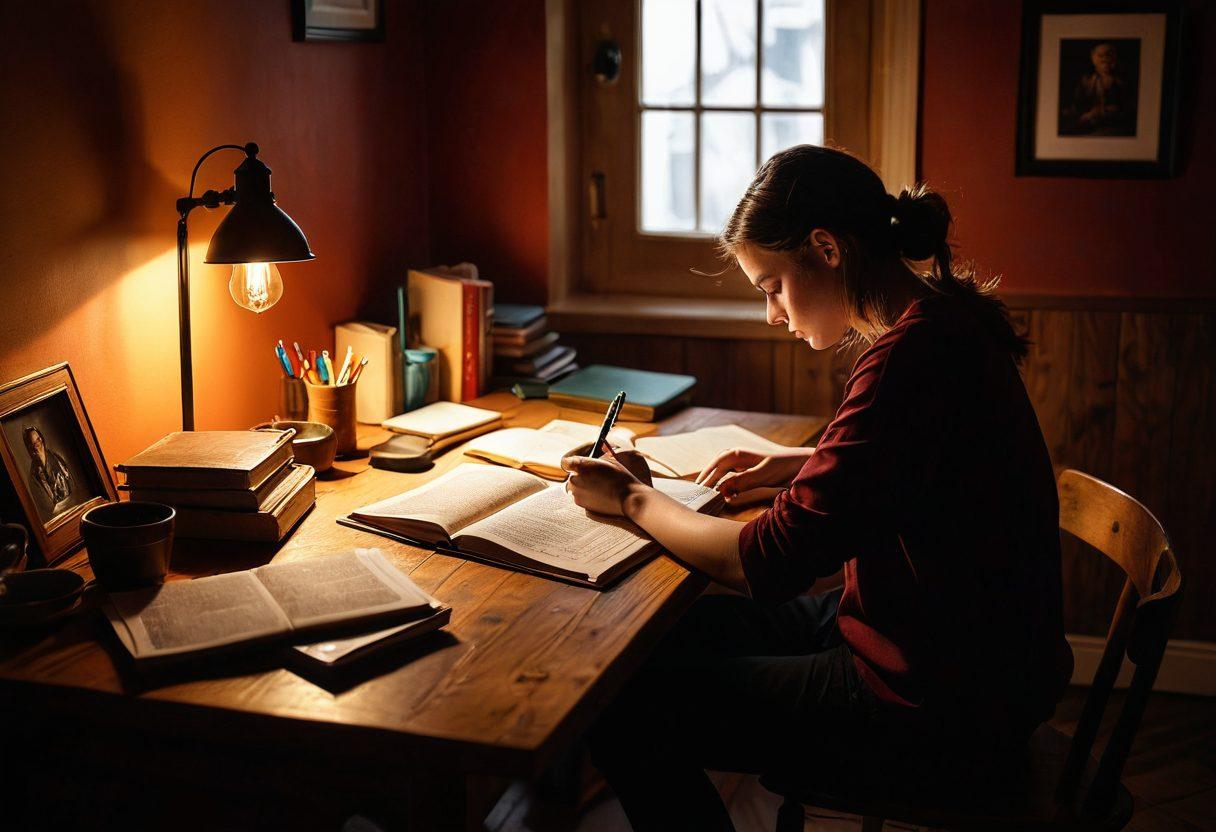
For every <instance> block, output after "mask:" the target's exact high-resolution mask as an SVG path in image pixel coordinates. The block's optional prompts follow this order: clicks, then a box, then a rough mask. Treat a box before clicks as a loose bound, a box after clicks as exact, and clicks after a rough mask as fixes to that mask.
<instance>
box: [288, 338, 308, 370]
mask: <svg viewBox="0 0 1216 832" xmlns="http://www.w3.org/2000/svg"><path fill="white" fill-rule="evenodd" d="M291 345H292V346H293V347H295V348H296V358H297V359H299V361H300V368H301V369H303V368H304V367H305V366H306V365H305V364H304V350H302V349H300V342H299V341H292V342H291Z"/></svg>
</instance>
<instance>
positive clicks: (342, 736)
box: [0, 394, 826, 775]
mask: <svg viewBox="0 0 1216 832" xmlns="http://www.w3.org/2000/svg"><path fill="white" fill-rule="evenodd" d="M477 404H479V405H480V406H485V407H491V408H494V409H498V410H501V411H503V412H504V414H505V417H506V424H507V425H509V426H534V427H536V426H540V425H542V424H544V423H545V422H547V421H549V420H550V419H553V418H556V417H558V416H559V415H560V416H561V417H562V418H569V419H576V420H580V421H586V422H598V419H597V417H596V414H594V413H587V412H579V411H559V410H558V408H557V407H555V406H553V405H551V404H549V403H548V402H545V401H529V402H523V403H520V402H519V400H518V399H516V398H515V397H514V396H511V395H509V394H494V395H491V396H488V397H485V398H484V399H482V400H479V401H478V402H477ZM825 421H826V420H824V419H822V418H815V417H807V416H778V415H773V414H758V413H745V412H739V411H727V410H714V409H707V408H690V409H687V410H685V411H682V412H681V413H679V414H676V415H675V416H673V417H671V418H670V419H668V420H666V421H665V422H663V423H661V424H660V425H658V426H654V425H645V424H637V423H630V424H629V426H630V427H632V428H634V429H635V430H637V431H638V432H640V433H645V432H648V431H653V430H655V429H656V427H657V429H658V430H659V431H660V432H662V433H678V432H682V431H685V430H691V429H694V428H696V427H701V426H706V425H715V424H729V423H736V424H740V425H742V426H744V427H747V428H749V429H750V430H753V431H755V432H756V433H759V434H761V435H763V436H766V437H768V438H769V439H772V440H774V441H776V442H780V443H783V444H789V445H801V444H803V443H805V442H806V441H807V440H809V439H811V438H812V437H813V436H814V435H816V434H817V433H818V432H819V431H820V430H821V429H822V427H823V425H824V423H825ZM385 437H386V434H385V433H384V432H383V431H381V430H379V429H377V428H363V429H361V435H360V446H361V447H362V448H367V447H369V446H370V445H372V444H375V443H376V442H379V441H382V440H383V439H384V438H385ZM466 460H467V458H465V457H463V456H462V455H461V454H460V452H459V448H457V449H453V450H450V451H448V452H447V453H445V454H443V455H442V456H441V457H440V459H439V460H438V461H437V464H436V465H435V466H434V467H433V468H432V469H431V470H429V471H426V472H423V473H419V474H399V473H393V472H388V471H382V470H378V469H373V468H370V467H369V466H368V464H367V460H366V458H363V459H355V460H349V461H345V462H339V463H337V465H336V466H335V469H334V470H333V471H332V472H330V474H328V475H327V477H326V478H325V479H322V480H319V481H318V483H317V504H316V507H315V508H314V509H313V511H312V512H311V513H310V514H309V515H308V516H306V517H305V519H304V520H303V522H302V523H301V525H300V526H299V527H298V528H297V529H296V530H295V531H294V532H293V533H292V535H291V536H290V537H289V538H288V540H287V541H286V542H285V543H284V544H283V546H282V547H281V548H280V549H279V550H278V551H277V552H276V551H275V550H274V549H273V548H272V547H267V546H261V545H254V544H230V543H221V542H204V541H180V542H179V544H178V545H177V546H176V548H175V553H174V560H173V564H172V570H173V572H172V575H171V579H172V580H184V579H189V578H194V577H199V576H202V575H210V574H216V573H220V572H228V571H232V570H236V569H246V568H250V567H252V566H256V565H259V564H261V563H265V562H267V561H270V560H274V561H276V562H277V561H285V560H298V559H306V558H315V557H325V556H326V555H328V554H330V553H333V552H336V551H341V550H344V549H349V548H351V547H355V546H377V547H379V548H380V549H381V550H382V551H384V553H385V555H386V557H388V558H389V559H390V560H391V561H392V562H393V563H395V564H396V565H397V566H398V567H399V568H401V569H402V570H403V571H404V572H406V573H408V574H409V575H410V576H411V577H412V578H413V579H414V580H415V581H416V582H417V583H418V585H419V586H420V587H422V589H424V590H426V591H427V592H430V593H432V594H434V595H435V596H436V597H438V598H440V599H441V600H443V601H444V602H446V603H448V604H450V605H451V606H452V608H453V613H452V621H451V624H450V625H449V626H448V627H447V628H445V630H444V631H443V632H442V633H440V634H438V635H437V637H436V638H435V639H433V640H429V641H428V642H426V643H423V642H419V643H418V644H417V645H416V646H414V647H411V648H410V650H409V652H408V654H407V655H406V658H405V659H399V660H398V661H397V662H396V664H395V665H390V666H388V667H385V668H380V670H381V671H382V672H380V673H379V675H375V676H374V678H369V679H366V680H362V681H360V682H358V683H355V684H345V683H338V684H332V683H330V684H326V685H319V684H315V683H313V682H311V681H307V680H305V679H304V678H301V677H300V676H297V675H295V674H294V673H292V672H290V671H288V670H285V669H282V667H281V666H279V665H280V662H278V661H275V660H272V659H269V658H263V659H259V660H256V661H255V660H239V661H237V662H235V663H234V662H232V661H229V662H227V663H225V664H224V665H221V666H218V667H203V668H194V669H192V670H191V671H190V672H189V675H188V676H183V675H180V674H181V673H182V671H178V672H177V674H178V675H164V674H163V673H161V674H157V675H151V674H149V673H148V672H147V671H138V672H137V671H136V670H134V669H133V668H132V667H130V666H129V663H127V662H126V661H124V654H123V652H122V649H121V647H119V646H118V643H117V640H116V639H115V638H114V637H113V635H112V633H110V632H108V627H107V626H106V625H105V623H104V622H103V621H101V620H100V619H99V618H98V617H97V616H96V615H81V616H76V617H74V618H70V619H67V620H65V621H63V622H62V623H60V624H59V625H58V626H55V627H54V628H53V629H51V630H49V631H45V630H44V631H31V632H28V633H24V634H15V635H14V634H11V633H10V634H7V635H6V636H5V637H4V639H3V641H2V643H0V697H2V698H3V699H4V700H8V702H9V704H10V705H12V706H14V707H23V708H31V709H33V710H31V711H30V712H31V713H35V714H39V715H52V714H64V715H70V714H73V713H75V714H79V713H82V712H87V713H88V715H89V716H88V719H89V721H90V723H91V724H94V725H96V724H99V723H113V724H115V725H138V726H139V728H140V730H141V731H145V732H148V733H150V734H153V735H155V734H157V733H159V732H169V733H171V734H172V735H173V736H175V737H197V738H199V739H200V740H202V739H206V740H209V741H215V740H217V739H220V738H223V739H228V738H231V741H232V742H234V743H254V744H259V743H265V742H269V741H273V743H274V746H275V748H276V749H277V751H278V752H280V753H282V752H284V750H285V749H286V750H290V749H291V748H293V747H298V748H300V749H307V751H308V753H310V754H316V753H320V752H323V751H325V750H326V749H332V751H333V753H334V754H339V755H346V756H349V755H350V754H352V753H356V752H357V754H358V755H359V757H360V759H361V760H363V761H364V762H366V761H367V760H369V759H384V760H386V761H391V762H392V764H393V766H396V767H402V766H404V767H406V768H410V767H415V768H416V767H426V768H434V769H445V770H451V771H464V772H487V773H495V774H517V775H529V774H532V773H535V772H536V771H538V770H539V768H540V767H541V766H543V765H544V764H545V762H546V760H547V759H549V758H550V756H551V755H552V754H553V753H554V752H555V751H556V750H558V749H559V748H560V747H561V746H562V744H563V743H564V742H566V741H568V740H570V739H571V738H573V737H574V736H575V735H577V734H578V733H579V732H581V731H582V730H583V729H584V728H585V727H586V726H587V724H589V722H590V720H591V719H592V718H593V717H594V715H595V713H596V712H597V710H598V708H599V707H600V706H601V704H602V702H603V701H604V700H605V699H606V698H607V697H608V696H610V695H611V694H612V692H613V691H614V690H615V689H616V688H617V686H619V685H620V684H621V683H622V682H623V681H624V679H625V678H627V675H628V673H629V672H630V671H631V669H632V668H633V667H634V666H635V665H636V664H637V663H638V662H639V661H640V660H641V659H642V658H643V657H644V655H645V653H646V651H647V650H648V649H649V647H650V646H652V645H653V643H654V642H655V640H656V639H657V638H658V637H659V636H660V635H661V634H662V633H663V632H664V631H665V630H666V628H667V627H668V626H669V625H670V624H671V622H672V621H673V620H674V619H675V618H676V617H678V616H679V615H680V613H681V612H682V611H683V610H684V609H685V608H686V607H687V605H688V604H690V603H691V602H692V600H693V599H694V598H695V597H696V596H697V595H698V594H699V593H700V592H701V590H702V589H703V588H704V586H705V579H704V578H703V577H701V576H699V575H696V574H692V573H690V572H689V571H688V570H687V569H685V568H684V567H683V566H681V565H680V564H678V563H677V562H675V561H674V560H672V559H671V558H669V557H666V556H662V555H661V556H659V557H656V558H655V559H653V560H651V561H649V562H647V563H645V564H644V565H642V566H641V567H640V568H638V569H637V570H636V571H634V572H633V573H631V574H630V575H628V576H626V577H625V578H624V579H623V580H622V581H621V582H620V583H619V584H617V585H616V586H614V587H613V588H612V589H610V590H608V591H598V590H594V589H587V588H583V587H577V586H571V585H567V584H563V583H558V582H555V581H550V580H545V579H543V578H539V577H534V576H530V575H525V574H522V573H518V572H511V571H507V570H504V569H499V568H495V567H491V566H486V565H482V564H478V563H474V562H471V561H465V560H462V559H459V558H453V557H447V556H444V555H439V554H434V553H431V552H429V551H427V550H423V549H419V548H415V547H412V546H407V545H403V544H398V543H394V542H392V541H389V540H387V539H384V538H380V537H377V536H372V535H369V534H366V533H364V532H360V531H357V530H354V529H350V528H346V527H344V526H340V525H338V524H337V523H336V522H335V518H337V517H338V516H340V515H343V514H346V513H348V512H349V511H350V510H351V509H353V508H355V507H357V506H360V505H363V504H365V503H368V502H372V501H374V500H378V499H382V498H384V497H387V496H390V495H392V494H395V493H398V492H401V491H404V490H406V489H408V488H413V487H416V486H417V485H419V484H421V483H423V482H426V481H429V480H431V479H433V478H435V477H437V476H439V475H440V474H442V473H444V472H445V471H447V470H450V469H451V468H452V467H453V466H454V465H457V464H459V463H460V462H462V461H466ZM454 498H455V499H458V498H459V496H458V495H454ZM751 511H752V512H753V513H754V512H755V509H752V510H751ZM72 564H73V565H74V567H75V568H78V569H80V570H82V571H83V572H86V573H87V571H88V566H87V556H86V555H85V554H84V553H81V554H80V555H78V556H76V557H75V558H74V559H73V561H72Z"/></svg>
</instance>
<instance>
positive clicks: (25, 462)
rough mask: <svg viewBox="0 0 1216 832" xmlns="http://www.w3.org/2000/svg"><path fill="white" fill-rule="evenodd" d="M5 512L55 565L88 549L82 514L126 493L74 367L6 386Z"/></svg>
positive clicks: (1, 407)
mask: <svg viewBox="0 0 1216 832" xmlns="http://www.w3.org/2000/svg"><path fill="white" fill-rule="evenodd" d="M0 460H2V461H3V465H4V474H5V476H4V477H0V515H2V517H3V520H4V522H6V523H19V524H21V525H24V526H25V527H26V529H27V530H28V531H29V536H30V539H31V540H32V541H33V542H34V544H35V546H36V548H37V550H38V553H39V554H40V555H41V558H42V561H43V562H44V563H45V564H46V565H47V566H51V565H54V564H55V563H56V562H58V561H60V560H62V559H63V558H65V557H66V556H68V555H69V554H71V553H72V552H75V551H76V550H77V549H79V548H80V546H81V543H82V540H81V535H80V518H81V516H82V515H83V514H84V513H85V512H86V511H88V510H89V509H91V508H93V507H94V506H97V505H101V504H102V503H107V502H114V501H117V499H118V492H117V491H116V489H115V487H114V480H113V478H112V477H111V476H110V469H109V468H108V467H107V466H106V461H105V458H104V457H103V456H102V453H101V445H99V444H98V442H97V434H96V433H95V432H94V430H93V424H92V422H90V421H89V416H88V413H86V412H85V409H84V401H83V400H82V399H81V397H80V390H79V389H78V388H77V387H76V379H75V378H74V377H73V376H72V370H71V368H70V367H69V366H68V365H67V364H66V363H64V364H56V365H55V366H53V367H47V368H46V369H45V370H40V371H39V372H37V373H34V374H32V375H28V376H26V377H25V378H21V379H17V380H16V381H12V382H9V383H7V384H5V385H3V386H0Z"/></svg>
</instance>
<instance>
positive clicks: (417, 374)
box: [402, 347, 439, 411]
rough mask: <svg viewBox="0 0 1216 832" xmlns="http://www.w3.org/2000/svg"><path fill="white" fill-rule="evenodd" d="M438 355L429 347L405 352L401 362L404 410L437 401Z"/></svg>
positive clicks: (414, 408) (415, 408)
mask: <svg viewBox="0 0 1216 832" xmlns="http://www.w3.org/2000/svg"><path fill="white" fill-rule="evenodd" d="M437 356H438V353H437V352H436V351H435V350H433V349H431V348H430V347H417V348H415V349H411V350H406V351H405V361H404V362H402V372H403V373H404V376H405V378H404V383H403V384H402V389H403V390H404V391H405V409H406V410H407V411H409V410H417V409H418V408H420V407H422V406H423V405H425V404H430V403H431V402H437V401H439V362H438V360H437Z"/></svg>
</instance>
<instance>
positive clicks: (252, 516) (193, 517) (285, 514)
mask: <svg viewBox="0 0 1216 832" xmlns="http://www.w3.org/2000/svg"><path fill="white" fill-rule="evenodd" d="M281 488H282V489H283V493H282V495H281V496H280V497H278V498H277V499H276V498H275V496H274V495H272V496H271V498H270V499H271V500H272V502H273V504H272V505H270V506H268V507H267V508H265V509H263V510H261V511H250V512H242V511H220V510H218V509H205V508H186V507H183V508H179V509H178V510H177V519H176V522H175V526H174V531H175V533H176V534H177V536H178V537H196V538H206V539H210V540H247V541H254V542H260V543H278V542H279V541H280V540H282V539H283V538H284V537H286V536H287V533H288V532H289V531H291V530H292V529H293V528H294V527H295V525H296V523H298V522H299V521H300V519H301V518H302V517H303V516H304V515H305V514H307V513H308V510H309V509H310V508H312V506H313V504H314V503H316V500H317V492H316V476H315V472H314V471H313V469H312V468H310V467H309V466H307V465H298V466H296V470H295V472H293V475H292V476H289V477H288V478H287V480H285V481H284V482H283V484H282V485H281Z"/></svg>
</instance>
